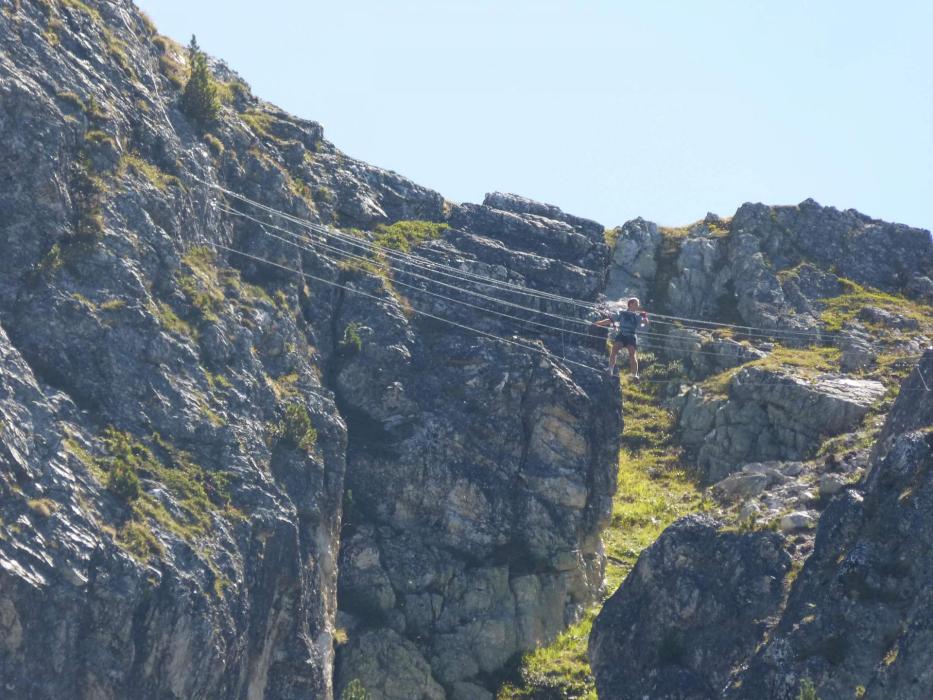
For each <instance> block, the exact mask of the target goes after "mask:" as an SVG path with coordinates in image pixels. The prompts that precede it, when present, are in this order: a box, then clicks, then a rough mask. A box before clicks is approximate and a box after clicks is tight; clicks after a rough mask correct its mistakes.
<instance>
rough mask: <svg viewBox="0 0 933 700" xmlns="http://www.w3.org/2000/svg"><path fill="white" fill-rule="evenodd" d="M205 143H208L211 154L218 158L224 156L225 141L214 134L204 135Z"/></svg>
mask: <svg viewBox="0 0 933 700" xmlns="http://www.w3.org/2000/svg"><path fill="white" fill-rule="evenodd" d="M204 143H206V144H207V147H208V148H209V149H211V153H213V154H214V155H215V156H217V157H218V158H219V157H220V156H222V155H223V154H224V151H225V150H226V149H225V148H224V143H223V141H221V140H220V139H219V138H217V137H216V136H214V134H204Z"/></svg>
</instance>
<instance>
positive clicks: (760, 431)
mask: <svg viewBox="0 0 933 700" xmlns="http://www.w3.org/2000/svg"><path fill="white" fill-rule="evenodd" d="M884 392H885V389H884V386H883V385H882V384H881V383H880V382H876V381H869V380H859V379H850V378H846V377H836V376H824V377H820V378H815V379H812V380H808V379H804V378H801V377H797V376H794V375H790V374H786V373H784V372H781V371H774V370H767V369H764V368H760V367H751V368H746V369H743V370H741V371H739V372H738V373H737V374H736V375H735V376H734V377H733V378H732V380H731V382H730V384H729V397H728V400H726V399H724V398H705V397H703V396H702V392H701V391H700V390H697V389H694V390H691V392H690V393H689V394H688V395H687V396H686V397H684V399H683V401H682V405H681V409H680V418H679V423H680V427H681V431H682V437H683V441H684V444H685V445H686V446H687V447H688V448H690V449H693V450H695V451H696V455H697V464H698V466H699V467H700V468H701V469H703V470H704V472H705V474H706V475H707V478H708V479H709V480H710V481H718V480H720V479H722V478H723V477H725V476H726V475H727V474H729V473H730V472H732V471H734V470H735V469H737V468H738V467H739V466H740V465H742V464H743V463H746V462H759V461H766V460H794V459H797V460H799V459H806V458H808V457H810V456H812V453H813V452H814V450H815V449H816V448H817V447H818V446H819V444H820V442H821V440H822V439H823V438H825V437H829V436H832V435H837V434H839V433H842V432H845V431H848V430H851V429H853V428H854V427H855V426H856V425H857V424H858V423H859V421H860V420H861V419H862V418H863V417H864V416H865V414H866V413H867V412H868V410H869V409H870V408H871V406H872V404H873V403H874V402H875V401H877V400H878V399H880V398H881V396H883V395H884Z"/></svg>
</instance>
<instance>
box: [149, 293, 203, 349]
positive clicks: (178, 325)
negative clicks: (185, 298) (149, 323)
mask: <svg viewBox="0 0 933 700" xmlns="http://www.w3.org/2000/svg"><path fill="white" fill-rule="evenodd" d="M150 311H151V312H152V315H153V316H155V317H156V319H158V321H159V324H160V325H161V326H162V327H163V328H165V330H167V331H169V332H170V333H174V334H175V335H183V336H185V337H187V338H191V339H192V340H197V339H198V333H197V331H196V330H195V329H194V328H192V327H191V324H189V323H188V322H187V321H185V320H183V319H181V318H179V316H178V314H176V313H175V311H174V310H173V309H172V307H171V306H169V305H168V304H166V303H165V302H163V301H159V302H156V303H154V304H153V305H152V307H151V308H150Z"/></svg>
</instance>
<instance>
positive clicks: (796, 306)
mask: <svg viewBox="0 0 933 700" xmlns="http://www.w3.org/2000/svg"><path fill="white" fill-rule="evenodd" d="M718 230H719V231H721V229H718ZM725 233H726V234H727V235H722V233H719V234H718V235H713V234H712V230H711V228H710V226H709V225H708V224H706V223H705V222H704V223H700V224H696V225H694V226H692V227H690V229H688V231H687V236H686V238H685V239H684V240H683V242H682V243H680V246H679V252H678V254H677V258H676V261H675V263H674V269H673V270H672V271H671V272H672V274H671V275H670V279H669V280H667V282H666V284H667V287H666V296H665V299H664V301H665V307H666V310H667V312H668V313H675V314H677V315H681V316H690V317H694V318H709V319H713V318H717V317H718V318H723V317H726V318H730V319H731V320H734V321H736V322H740V323H744V324H748V325H751V326H755V327H760V328H766V329H773V330H775V331H778V332H779V331H809V330H813V329H814V328H815V327H818V326H819V317H820V312H821V304H820V300H821V299H824V298H827V297H832V296H836V295H838V294H840V293H842V292H843V291H844V289H843V284H842V282H841V281H840V280H841V279H842V278H846V279H850V280H854V281H856V282H858V283H859V284H862V285H866V286H871V287H876V288H878V289H882V290H886V291H889V292H898V293H899V292H901V291H904V292H906V293H908V294H911V295H913V296H914V298H916V299H918V300H923V299H926V298H928V297H927V296H925V295H926V294H927V292H928V290H929V286H928V285H927V282H928V281H929V279H930V277H931V275H933V263H931V260H933V244H931V238H930V233H929V232H928V231H924V230H922V229H916V228H910V227H907V226H902V225H899V224H889V223H886V222H882V221H877V220H875V219H871V218H869V217H867V216H864V215H862V214H859V213H858V212H856V211H852V210H848V211H844V212H840V211H839V210H837V209H834V208H833V207H821V206H819V205H818V204H817V203H816V202H814V201H812V200H807V201H805V202H802V203H801V204H800V205H798V206H795V207H768V206H765V205H762V204H745V205H743V206H742V207H740V208H739V210H738V211H737V212H736V214H735V216H734V217H733V219H732V221H731V222H730V224H729V227H728V231H725ZM874 258H879V259H881V260H883V262H881V263H879V264H877V265H875V264H872V263H871V262H870V261H871V260H873V259H874ZM830 270H832V272H829V271H830ZM925 281H926V282H925ZM925 290H926V291H925ZM656 301H657V300H656ZM779 335H780V334H779ZM780 337H782V339H783V342H784V343H785V344H787V345H793V344H798V345H805V344H807V343H810V342H816V341H817V339H818V337H817V336H813V337H807V336H801V335H793V334H786V335H783V336H780Z"/></svg>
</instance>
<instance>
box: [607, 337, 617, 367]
mask: <svg viewBox="0 0 933 700" xmlns="http://www.w3.org/2000/svg"><path fill="white" fill-rule="evenodd" d="M618 354H619V344H618V343H616V342H613V343H612V349H611V350H610V351H609V371H610V372H611V371H612V370H613V369H614V368H615V366H616V355H618Z"/></svg>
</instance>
